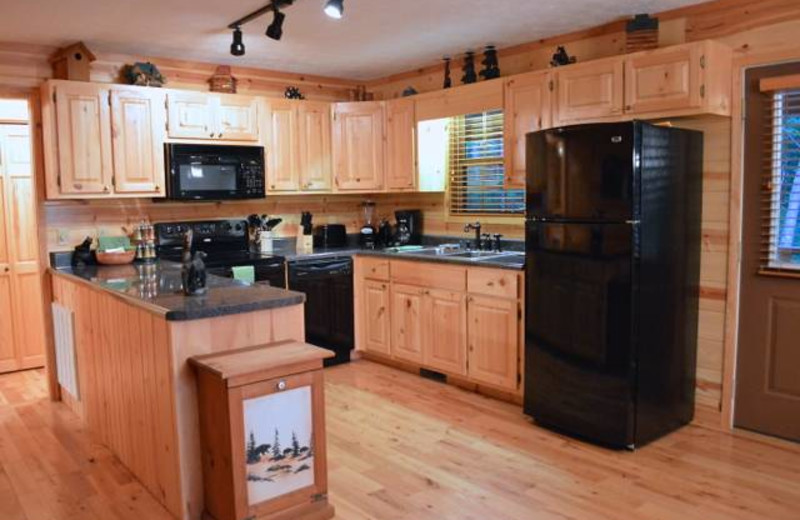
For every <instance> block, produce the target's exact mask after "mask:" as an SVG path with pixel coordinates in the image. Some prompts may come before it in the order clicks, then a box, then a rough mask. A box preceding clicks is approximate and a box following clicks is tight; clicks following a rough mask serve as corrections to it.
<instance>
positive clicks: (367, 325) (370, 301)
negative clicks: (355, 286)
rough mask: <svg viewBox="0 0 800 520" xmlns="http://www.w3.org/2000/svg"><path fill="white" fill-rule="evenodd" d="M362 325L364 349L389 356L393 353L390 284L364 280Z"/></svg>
mask: <svg viewBox="0 0 800 520" xmlns="http://www.w3.org/2000/svg"><path fill="white" fill-rule="evenodd" d="M363 287H364V289H363V293H362V295H363V298H364V304H363V315H362V327H363V338H364V349H365V350H367V351H369V352H377V353H379V354H384V355H386V356H388V355H389V354H390V353H391V350H390V347H389V345H390V339H389V335H390V333H391V326H390V322H389V318H390V316H389V284H387V283H385V282H376V281H374V280H364V283H363Z"/></svg>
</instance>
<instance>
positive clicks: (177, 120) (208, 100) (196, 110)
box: [167, 91, 259, 141]
mask: <svg viewBox="0 0 800 520" xmlns="http://www.w3.org/2000/svg"><path fill="white" fill-rule="evenodd" d="M167 105H168V109H169V125H168V137H169V138H171V139H202V140H209V139H210V140H215V141H258V140H259V124H258V117H259V110H258V109H259V100H258V98H255V97H252V96H241V95H233V94H205V93H202V92H179V91H170V92H169V93H168V94H167Z"/></svg>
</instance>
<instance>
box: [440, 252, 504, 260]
mask: <svg viewBox="0 0 800 520" xmlns="http://www.w3.org/2000/svg"><path fill="white" fill-rule="evenodd" d="M508 254H509V253H498V252H497V251H464V252H462V253H451V254H449V255H447V256H450V257H453V258H467V259H470V260H472V259H479V258H480V259H483V258H492V257H496V256H497V257H499V256H505V255H508Z"/></svg>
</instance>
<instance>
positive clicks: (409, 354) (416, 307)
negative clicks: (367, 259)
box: [391, 284, 424, 363]
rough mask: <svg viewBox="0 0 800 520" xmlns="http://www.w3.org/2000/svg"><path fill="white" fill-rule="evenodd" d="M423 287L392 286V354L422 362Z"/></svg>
mask: <svg viewBox="0 0 800 520" xmlns="http://www.w3.org/2000/svg"><path fill="white" fill-rule="evenodd" d="M422 300H423V289H421V288H419V287H413V286H410V285H398V284H395V285H393V286H392V320H391V321H392V355H394V357H396V358H397V359H402V360H405V361H411V362H414V363H422V360H423V355H422V345H423V343H422V342H423V340H424V338H423V329H424V325H423V321H424V318H423V315H422V310H423V309H422V307H423V305H422Z"/></svg>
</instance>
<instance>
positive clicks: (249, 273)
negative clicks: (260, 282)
mask: <svg viewBox="0 0 800 520" xmlns="http://www.w3.org/2000/svg"><path fill="white" fill-rule="evenodd" d="M232 270H233V278H234V280H239V281H240V282H246V283H249V284H250V285H253V284H254V283H256V268H255V267H253V266H252V265H237V266H235V267H233V268H232Z"/></svg>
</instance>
